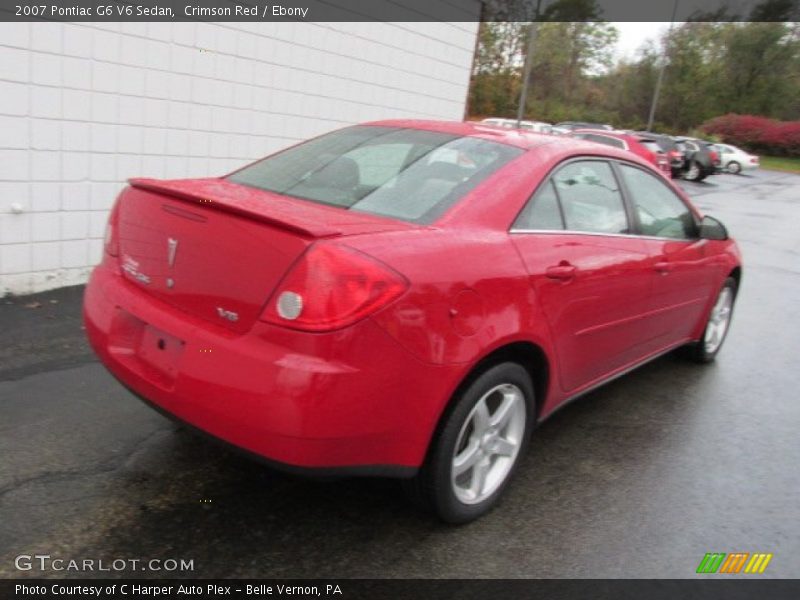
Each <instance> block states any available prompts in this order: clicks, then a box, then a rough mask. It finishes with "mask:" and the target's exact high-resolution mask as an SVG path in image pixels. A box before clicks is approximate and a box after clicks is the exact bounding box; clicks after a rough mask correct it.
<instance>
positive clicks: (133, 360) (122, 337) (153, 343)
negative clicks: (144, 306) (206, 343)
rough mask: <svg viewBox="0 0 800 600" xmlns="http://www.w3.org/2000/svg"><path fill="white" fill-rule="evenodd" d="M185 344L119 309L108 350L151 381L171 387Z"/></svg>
mask: <svg viewBox="0 0 800 600" xmlns="http://www.w3.org/2000/svg"><path fill="white" fill-rule="evenodd" d="M185 346H186V343H185V342H184V341H183V340H181V339H179V338H177V337H175V336H174V335H171V334H169V333H167V332H165V331H162V330H161V329H158V328H157V327H153V326H152V325H150V324H149V323H146V322H145V321H142V320H141V319H139V318H137V317H135V316H133V315H132V314H130V313H129V312H127V311H124V310H122V309H118V310H117V313H116V315H115V316H114V323H113V325H112V327H111V334H110V339H109V350H110V352H111V353H112V354H114V355H115V356H116V357H117V359H118V360H119V361H120V362H122V363H124V364H125V365H126V366H127V367H128V368H129V369H131V370H132V371H134V372H136V373H137V374H139V375H140V376H141V377H143V378H145V379H147V380H148V381H150V382H151V383H153V384H155V385H157V386H159V387H161V388H164V389H171V388H172V387H173V386H174V384H175V378H176V376H177V374H178V365H179V363H180V358H181V355H182V354H183V349H184V347H185Z"/></svg>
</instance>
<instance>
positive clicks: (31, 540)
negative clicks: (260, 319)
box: [0, 171, 800, 578]
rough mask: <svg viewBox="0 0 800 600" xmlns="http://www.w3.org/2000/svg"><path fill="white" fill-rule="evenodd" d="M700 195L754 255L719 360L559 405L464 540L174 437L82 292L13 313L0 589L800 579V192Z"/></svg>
mask: <svg viewBox="0 0 800 600" xmlns="http://www.w3.org/2000/svg"><path fill="white" fill-rule="evenodd" d="M683 185H684V187H685V188H686V189H687V190H688V191H689V193H690V194H691V195H692V196H693V197H694V198H695V199H696V202H697V204H698V205H699V207H700V208H701V210H703V211H704V212H707V213H709V214H711V215H714V216H716V217H718V218H720V219H721V220H722V221H723V222H724V223H725V224H726V225H727V226H728V228H729V230H730V231H731V233H732V234H733V235H734V236H735V237H736V238H737V239H738V241H739V243H740V246H741V248H742V251H743V254H744V261H745V262H744V275H743V285H742V289H741V292H740V295H739V299H738V304H737V307H736V314H735V317H734V321H733V326H732V330H731V332H730V335H729V337H728V339H727V341H726V346H725V348H723V350H722V352H721V354H720V356H719V358H718V360H717V362H716V363H715V364H713V365H711V366H708V367H700V366H697V365H694V364H691V363H688V362H685V361H684V360H683V359H681V358H679V357H677V356H672V355H670V356H666V357H664V358H662V359H659V360H657V361H655V362H653V363H650V364H649V365H647V366H645V367H643V368H642V369H640V370H638V371H636V372H634V373H631V374H630V375H628V376H626V377H624V378H622V379H620V380H617V381H615V382H613V383H611V384H610V385H608V386H606V387H604V388H602V389H600V390H598V391H596V392H593V393H592V394H590V395H588V396H586V397H584V398H583V399H581V400H579V401H578V402H575V403H573V404H571V405H570V406H569V407H567V408H565V409H564V410H562V411H560V412H559V413H557V414H556V415H555V416H553V418H551V419H550V420H549V421H547V422H546V423H544V424H543V425H542V426H541V427H540V428H539V429H538V430H537V431H535V432H534V438H533V442H532V445H531V449H530V452H529V453H528V455H527V456H526V457H525V458H524V461H523V464H522V465H521V468H520V470H519V473H518V476H517V479H516V480H515V482H514V484H513V485H512V486H511V488H510V489H509V491H508V493H507V495H506V496H505V498H504V500H503V502H502V504H501V506H500V507H499V508H498V509H497V510H495V511H494V512H493V513H491V514H489V515H488V516H486V517H485V518H483V519H481V520H479V521H478V522H475V523H472V524H469V525H466V526H462V527H450V526H445V525H442V524H440V523H438V522H437V521H435V520H433V519H432V518H430V517H428V516H426V515H423V514H420V513H418V512H416V511H415V509H413V508H412V507H411V506H410V505H409V504H408V503H407V502H406V500H405V499H404V497H403V496H402V494H401V493H400V489H399V486H398V484H397V483H396V482H393V481H387V480H352V479H351V480H339V481H322V482H321V481H308V480H300V479H293V478H291V477H288V476H284V475H281V474H277V473H274V472H272V471H270V470H268V469H266V468H265V467H262V466H261V465H259V464H256V463H253V462H251V461H249V460H247V459H245V458H242V457H240V456H238V455H236V454H233V453H231V452H229V451H228V450H226V449H223V448H221V447H220V446H217V445H216V444H213V443H211V442H209V441H206V440H204V439H201V438H198V437H196V436H195V435H193V434H191V433H189V432H187V431H186V430H183V429H181V428H178V427H176V426H175V425H174V424H172V423H171V422H169V421H167V420H166V419H165V418H163V417H162V416H160V415H158V414H156V413H155V412H153V411H152V410H151V409H149V408H147V407H146V406H144V405H143V404H142V403H141V402H140V401H139V400H137V399H136V398H134V397H133V396H132V395H131V394H130V393H128V392H127V391H126V390H124V389H123V388H122V387H121V386H120V385H119V384H117V383H116V382H115V381H114V380H113V379H112V378H111V376H110V375H108V374H107V373H106V372H105V370H104V369H103V367H102V366H100V365H99V364H98V363H97V362H96V361H95V360H94V358H93V356H92V355H91V353H90V352H89V351H88V348H87V347H86V344H85V342H84V341H83V338H82V332H81V330H80V318H79V308H80V292H81V290H80V288H72V289H67V290H60V291H57V292H51V293H47V294H40V295H37V296H34V297H25V298H15V299H6V300H0V330H2V331H3V333H4V335H3V338H4V339H3V343H2V346H0V411H2V419H0V577H18V576H23V577H24V576H42V575H44V576H58V577H63V576H82V575H92V574H91V573H88V574H80V573H74V572H53V571H49V572H45V573H42V572H40V571H38V570H33V571H23V572H21V571H18V570H16V569H15V567H14V557H16V556H17V555H20V554H37V553H38V554H50V555H52V556H54V557H55V556H59V557H63V558H68V559H69V558H74V559H84V558H93V559H103V560H105V561H108V562H110V561H111V560H114V559H117V558H141V559H150V558H161V559H166V558H176V559H191V560H193V561H194V571H193V572H186V573H182V574H181V573H169V574H168V575H172V576H175V575H178V576H180V575H185V576H196V577H333V578H339V577H553V578H556V577H598V578H604V577H636V578H649V577H675V578H685V577H693V576H694V573H695V569H696V568H697V565H698V563H699V562H700V560H701V559H702V557H703V555H704V554H705V553H706V552H769V553H773V555H774V557H773V559H772V562H771V563H770V565H769V568H768V570H767V571H766V573H765V574H764V575H762V576H761V577H797V576H799V575H800V477H799V476H800V469H799V468H798V465H800V437H798V430H800V400H799V399H798V390H800V368H798V365H797V358H798V356H800V303H798V298H800V229H799V228H800V176H797V175H790V174H783V173H777V172H769V171H759V172H757V173H756V174H754V175H750V176H733V175H719V176H715V177H711V178H710V179H709V180H708V181H707V182H705V183H701V184H689V183H684V184H683ZM53 301H55V302H53ZM94 575H97V576H108V575H109V573H95V574H94ZM111 575H133V576H140V577H149V576H156V577H157V576H164V575H165V573H163V572H147V571H144V572H140V571H122V572H114V573H111Z"/></svg>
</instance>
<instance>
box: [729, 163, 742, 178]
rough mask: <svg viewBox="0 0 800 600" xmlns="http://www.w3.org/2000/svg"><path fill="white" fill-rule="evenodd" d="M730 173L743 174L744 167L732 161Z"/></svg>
mask: <svg viewBox="0 0 800 600" xmlns="http://www.w3.org/2000/svg"><path fill="white" fill-rule="evenodd" d="M728 172H730V173H733V174H734V175H738V174H739V173H741V172H742V165H740V164H739V163H738V162H736V161H735V160H732V161H731V162H729V163H728Z"/></svg>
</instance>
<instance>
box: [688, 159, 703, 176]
mask: <svg viewBox="0 0 800 600" xmlns="http://www.w3.org/2000/svg"><path fill="white" fill-rule="evenodd" d="M683 178H684V179H686V180H687V181H703V179H705V175H704V174H703V169H702V167H701V166H700V163H698V162H697V161H696V160H693V161H692V163H691V164H690V165H689V168H688V169H687V171H686V174H685V175H684V176H683Z"/></svg>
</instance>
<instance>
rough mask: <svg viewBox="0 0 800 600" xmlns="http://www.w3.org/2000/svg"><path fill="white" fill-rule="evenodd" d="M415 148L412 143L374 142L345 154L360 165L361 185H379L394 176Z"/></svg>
mask: <svg viewBox="0 0 800 600" xmlns="http://www.w3.org/2000/svg"><path fill="white" fill-rule="evenodd" d="M412 148H413V146H412V144H373V145H371V146H365V147H361V148H356V149H355V150H352V151H351V152H348V153H347V154H345V156H347V157H348V158H352V159H353V160H354V161H356V164H357V165H358V168H359V171H360V175H361V185H367V186H370V187H378V186H381V185H383V184H384V183H386V182H387V181H389V180H390V179H391V178H392V177H394V176H395V175H396V174H397V172H398V171H400V169H401V168H402V166H403V163H404V162H405V160H406V158H407V157H408V155H409V152H411V149H412Z"/></svg>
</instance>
